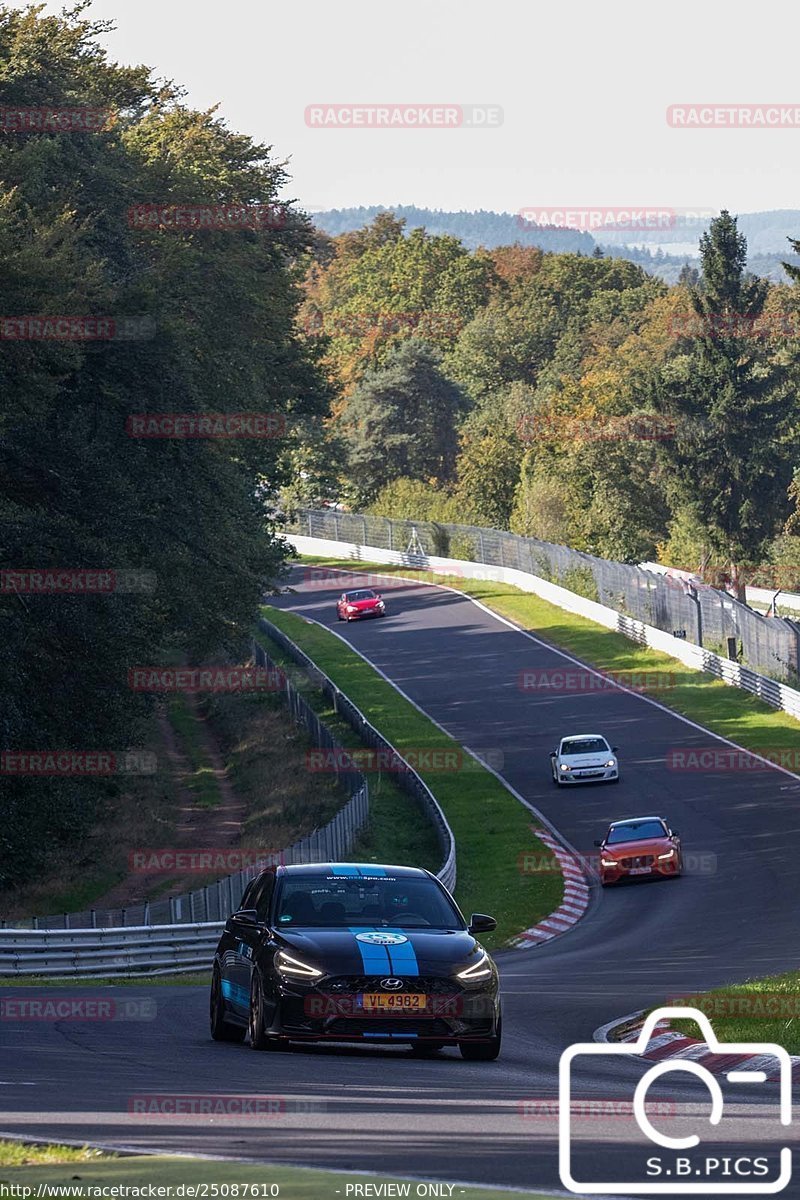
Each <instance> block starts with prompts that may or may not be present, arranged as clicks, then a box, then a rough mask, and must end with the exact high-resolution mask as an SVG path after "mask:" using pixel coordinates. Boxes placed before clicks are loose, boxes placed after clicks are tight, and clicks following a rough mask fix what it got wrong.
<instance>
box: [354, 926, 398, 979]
mask: <svg viewBox="0 0 800 1200" xmlns="http://www.w3.org/2000/svg"><path fill="white" fill-rule="evenodd" d="M350 932H351V933H352V934H353V936H354V937H355V935H356V934H357V933H370V932H372V933H375V932H376V930H374V929H373V930H370V929H368V928H365V927H364V926H362V927H361V928H355V929H351V930H350ZM378 932H379V931H378ZM355 942H356V945H357V946H358V949H359V950H360V952H361V964H362V966H363V968H364V974H365V975H385V974H386V972H387V971H390V970H391V963H390V962H389V955H388V954H387V952H386V947H385V946H378V945H375V944H374V943H370V942H360V941H359V940H358V938H356V939H355Z"/></svg>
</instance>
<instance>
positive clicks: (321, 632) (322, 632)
mask: <svg viewBox="0 0 800 1200" xmlns="http://www.w3.org/2000/svg"><path fill="white" fill-rule="evenodd" d="M263 611H264V615H265V616H266V617H267V619H268V620H270V621H272V622H273V624H274V625H277V626H278V628H280V629H282V630H283V631H284V632H285V633H286V634H287V635H288V636H289V637H290V638H292V640H293V641H295V642H296V643H297V644H298V645H299V646H301V647H302V649H303V650H304V651H305V652H306V654H308V655H309V657H310V658H312V659H313V660H314V662H315V663H316V664H317V666H319V668H320V669H321V670H322V671H324V672H325V674H326V675H328V676H329V677H330V678H331V679H332V680H333V681H334V683H336V684H337V686H338V687H340V688H341V690H342V691H343V692H344V693H345V695H347V696H349V697H350V699H351V700H352V701H353V703H354V704H356V705H357V706H358V708H360V709H361V711H362V712H363V713H366V714H367V716H368V717H369V720H370V721H371V723H372V724H373V725H374V726H375V727H376V728H377V729H378V730H379V731H380V732H381V733H382V734H383V735H384V737H385V738H387V739H388V741H389V742H391V744H392V745H393V746H394V747H395V748H396V749H397V750H399V751H400V753H401V754H402V753H403V752H404V751H406V752H419V751H422V750H437V751H445V752H449V753H450V754H451V755H452V756H453V758H452V760H451V761H454V762H457V763H459V764H460V766H459V769H457V770H446V771H442V770H439V771H426V770H424V769H422V768H420V769H419V774H420V775H421V776H422V778H423V779H424V780H425V782H426V783H427V785H428V787H429V788H430V789H431V791H432V792H433V794H434V795H435V796H436V799H437V800H438V801H439V803H440V804H441V806H442V809H443V810H444V812H445V815H446V816H447V820H448V821H449V823H450V827H451V829H452V830H453V833H454V835H455V839H456V847H457V854H458V886H457V888H456V898H457V900H458V902H459V904H460V905H461V907H462V908H463V910H464V912H465V913H466V914H467V915H469V914H470V913H471V912H488V913H491V914H492V915H493V916H494V917H496V918H497V930H496V931H495V933H493V934H490V935H488V936H487V937H485V938H483V937H482V938H481V940H482V941H484V942H485V943H486V944H487V945H488V946H499V945H502V944H503V943H504V942H506V941H507V940H508V939H509V938H510V937H512V936H513V935H514V934H516V933H518V932H519V931H520V930H522V929H526V928H528V927H529V926H531V925H534V924H535V923H536V922H537V921H539V920H541V918H542V917H545V916H547V915H548V914H549V913H551V912H552V911H553V910H554V909H556V908H558V906H559V904H560V903H561V899H562V896H563V882H562V878H561V875H560V873H559V872H558V871H557V870H556V869H555V865H554V869H553V870H552V871H549V870H546V871H545V870H543V871H538V872H535V873H525V872H523V871H521V870H520V861H521V856H523V855H524V854H526V853H527V854H533V855H536V856H537V858H539V860H540V861H545V860H546V861H553V859H552V855H551V853H550V851H549V850H547V848H546V847H545V846H544V845H543V844H542V843H541V842H540V841H539V840H538V838H536V837H535V836H534V835H533V833H532V832H531V823H532V817H531V814H530V813H529V812H527V810H526V809H525V808H524V807H523V806H522V805H521V804H520V803H519V801H518V800H516V799H515V798H514V797H513V796H512V795H511V793H510V792H509V791H508V789H507V788H506V787H505V786H504V785H503V784H502V783H501V782H500V781H499V780H498V779H496V778H495V776H494V775H492V774H491V773H490V772H489V771H487V770H485V769H484V768H483V767H481V766H480V764H479V763H477V762H475V760H474V759H472V758H470V757H469V756H467V755H464V754H462V752H461V748H460V746H459V745H458V743H457V742H456V741H454V740H453V739H452V738H450V737H448V735H447V734H446V733H443V732H442V730H441V729H439V728H438V726H436V725H434V724H433V722H432V721H430V720H429V719H428V718H427V717H426V716H424V715H423V714H422V713H420V712H418V711H417V709H416V708H414V706H413V705H412V704H410V703H409V702H408V701H407V700H406V699H404V697H403V696H401V695H400V694H399V692H397V691H396V689H395V688H394V687H392V685H391V684H390V683H387V682H386V680H385V679H382V678H381V676H380V675H378V673H377V672H376V671H375V670H373V668H372V667H371V666H370V665H369V663H367V662H365V661H364V659H362V658H360V657H359V656H358V655H357V654H355V653H354V652H353V651H352V650H350V649H349V648H348V647H347V646H346V645H345V644H344V643H343V642H341V641H340V640H339V638H337V637H335V636H334V635H333V634H332V633H330V632H329V631H328V630H327V629H323V628H321V627H320V626H318V625H314V624H312V623H311V622H309V621H306V620H305V619H304V618H303V617H298V616H297V615H296V614H294V613H290V612H286V611H284V610H282V609H276V608H272V607H269V606H266V607H265V608H264V610H263ZM417 819H418V820H419V817H417ZM439 865H441V864H439Z"/></svg>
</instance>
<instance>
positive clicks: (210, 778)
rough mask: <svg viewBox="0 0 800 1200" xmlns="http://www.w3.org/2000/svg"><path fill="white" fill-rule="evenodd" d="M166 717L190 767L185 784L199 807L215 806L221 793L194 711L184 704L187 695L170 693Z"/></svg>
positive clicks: (220, 799)
mask: <svg viewBox="0 0 800 1200" xmlns="http://www.w3.org/2000/svg"><path fill="white" fill-rule="evenodd" d="M167 717H168V719H169V723H170V725H171V726H172V728H173V729H174V731H175V734H176V736H177V738H178V742H179V744H180V747H181V749H182V750H183V752H184V753H185V755H186V757H187V759H188V760H189V765H190V767H191V772H190V773H189V774H187V775H186V777H185V779H184V783H185V785H186V787H187V788H188V789H189V791H190V792H191V793H192V794H193V796H194V798H195V803H196V804H197V805H198V806H199V807H200V808H215V807H216V806H217V805H218V804H221V803H222V793H221V792H220V789H219V784H218V782H217V777H216V774H215V773H214V768H213V766H212V765H211V762H210V760H209V757H208V750H207V748H206V742H205V738H204V737H203V733H202V730H201V728H200V724H199V718H198V716H197V714H196V713H195V711H194V709H193V708H192V707H191V706H190V705H189V704H188V703H187V700H186V697H185V696H181V695H180V694H178V695H175V696H171V697H170V699H169V700H168V702H167Z"/></svg>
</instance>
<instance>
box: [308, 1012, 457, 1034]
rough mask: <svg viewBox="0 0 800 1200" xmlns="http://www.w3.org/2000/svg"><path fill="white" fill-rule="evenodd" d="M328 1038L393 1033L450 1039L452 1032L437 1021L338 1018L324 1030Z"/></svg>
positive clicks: (447, 1026)
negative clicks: (338, 1035) (337, 1035)
mask: <svg viewBox="0 0 800 1200" xmlns="http://www.w3.org/2000/svg"><path fill="white" fill-rule="evenodd" d="M325 1032H326V1034H327V1035H328V1037H335V1036H336V1034H337V1033H338V1034H340V1035H341V1036H342V1037H359V1036H363V1035H364V1034H370V1033H371V1034H376V1033H379V1034H380V1033H394V1034H399V1035H402V1034H404V1033H407V1034H417V1035H418V1036H419V1037H452V1034H453V1030H452V1028H451V1026H450V1025H448V1024H447V1022H446V1021H440V1020H438V1019H434V1020H428V1021H415V1020H412V1019H410V1018H406V1019H405V1020H402V1021H399V1020H388V1021H383V1020H380V1019H374V1020H367V1021H362V1020H359V1019H358V1018H352V1019H351V1018H349V1017H340V1018H338V1019H337V1020H336V1021H332V1022H331V1023H330V1025H329V1026H328V1027H327V1029H326V1030H325Z"/></svg>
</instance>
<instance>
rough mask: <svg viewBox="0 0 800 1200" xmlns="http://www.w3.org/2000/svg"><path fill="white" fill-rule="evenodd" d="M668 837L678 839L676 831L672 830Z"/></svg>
mask: <svg viewBox="0 0 800 1200" xmlns="http://www.w3.org/2000/svg"><path fill="white" fill-rule="evenodd" d="M669 836H670V837H678V831H677V829H673V830H672V832H671V833H670V835H669Z"/></svg>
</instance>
